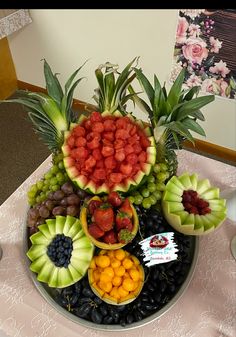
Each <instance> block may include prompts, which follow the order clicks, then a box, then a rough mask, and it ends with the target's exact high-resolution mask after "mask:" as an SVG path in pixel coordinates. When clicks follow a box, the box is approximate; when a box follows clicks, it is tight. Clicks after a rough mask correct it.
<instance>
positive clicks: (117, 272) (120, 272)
mask: <svg viewBox="0 0 236 337" xmlns="http://www.w3.org/2000/svg"><path fill="white" fill-rule="evenodd" d="M114 272H115V275H116V276H123V275H124V274H125V268H124V267H123V266H120V267H117V268H114Z"/></svg>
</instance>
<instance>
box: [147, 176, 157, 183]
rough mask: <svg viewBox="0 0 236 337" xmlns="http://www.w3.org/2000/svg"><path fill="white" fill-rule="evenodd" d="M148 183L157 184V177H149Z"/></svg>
mask: <svg viewBox="0 0 236 337" xmlns="http://www.w3.org/2000/svg"><path fill="white" fill-rule="evenodd" d="M147 181H148V183H154V182H155V177H154V176H153V175H151V176H148V178H147Z"/></svg>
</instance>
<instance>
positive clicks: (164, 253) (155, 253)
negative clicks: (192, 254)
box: [139, 232, 178, 267]
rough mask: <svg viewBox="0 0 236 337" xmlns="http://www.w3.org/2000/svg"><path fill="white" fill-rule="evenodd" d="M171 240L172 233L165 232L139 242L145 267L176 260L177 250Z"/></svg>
mask: <svg viewBox="0 0 236 337" xmlns="http://www.w3.org/2000/svg"><path fill="white" fill-rule="evenodd" d="M173 239H174V233H173V232H167V233H160V234H155V235H152V236H150V237H148V238H146V239H144V240H142V241H141V242H139V244H140V245H141V248H142V250H143V253H144V255H145V257H144V259H143V260H144V261H146V263H145V265H146V266H148V267H149V266H152V265H154V264H159V263H166V262H170V261H173V260H176V259H177V257H178V254H177V252H178V249H177V248H176V247H177V244H176V243H175V242H174V241H173Z"/></svg>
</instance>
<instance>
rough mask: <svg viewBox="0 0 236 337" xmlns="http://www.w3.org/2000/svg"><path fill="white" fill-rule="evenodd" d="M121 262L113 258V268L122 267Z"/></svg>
mask: <svg viewBox="0 0 236 337" xmlns="http://www.w3.org/2000/svg"><path fill="white" fill-rule="evenodd" d="M120 265H121V262H120V261H119V260H117V259H115V258H111V266H112V268H117V267H120Z"/></svg>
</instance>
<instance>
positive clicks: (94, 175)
mask: <svg viewBox="0 0 236 337" xmlns="http://www.w3.org/2000/svg"><path fill="white" fill-rule="evenodd" d="M66 144H67V145H68V147H69V151H70V155H69V157H71V158H73V160H74V162H75V164H74V166H75V167H76V168H77V170H78V175H79V174H82V175H84V176H86V177H89V179H90V180H92V181H93V182H94V183H95V184H96V186H97V187H98V186H101V185H102V184H104V183H105V184H106V185H107V186H108V187H109V189H110V190H113V188H114V187H115V185H117V184H126V182H127V178H129V179H132V178H133V177H134V176H135V175H136V174H137V172H138V171H140V170H141V169H142V167H143V164H144V163H145V162H146V160H147V147H149V146H150V140H149V139H148V137H147V136H146V134H145V132H144V131H143V129H142V128H141V127H140V126H139V125H138V124H136V123H134V122H133V121H132V120H131V119H130V118H128V117H115V116H106V117H103V116H102V115H101V114H100V113H98V112H93V113H92V114H91V116H90V117H89V118H87V119H86V120H84V121H83V122H82V123H81V124H80V125H77V126H76V127H75V128H74V129H73V130H72V131H71V133H70V136H69V137H68V138H67V141H66ZM102 171H103V172H102Z"/></svg>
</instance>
